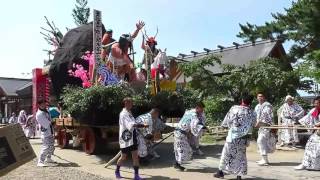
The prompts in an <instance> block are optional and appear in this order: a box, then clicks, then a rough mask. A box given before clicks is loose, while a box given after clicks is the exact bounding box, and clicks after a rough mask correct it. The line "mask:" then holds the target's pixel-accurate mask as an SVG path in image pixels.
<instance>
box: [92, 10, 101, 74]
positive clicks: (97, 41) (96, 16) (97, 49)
mask: <svg viewBox="0 0 320 180" xmlns="http://www.w3.org/2000/svg"><path fill="white" fill-rule="evenodd" d="M101 41H102V20H101V11H98V10H94V11H93V52H94V57H95V65H96V68H99V65H100V64H101V56H100V54H101V47H102V44H101Z"/></svg>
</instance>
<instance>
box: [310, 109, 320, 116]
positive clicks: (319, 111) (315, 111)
mask: <svg viewBox="0 0 320 180" xmlns="http://www.w3.org/2000/svg"><path fill="white" fill-rule="evenodd" d="M319 113H320V108H316V109H315V110H314V111H313V112H312V114H311V115H312V117H314V118H317V117H318V116H319Z"/></svg>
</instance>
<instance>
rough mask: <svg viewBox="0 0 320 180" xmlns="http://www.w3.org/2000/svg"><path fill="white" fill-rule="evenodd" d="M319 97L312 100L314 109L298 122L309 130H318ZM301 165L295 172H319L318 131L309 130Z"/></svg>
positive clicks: (319, 148)
mask: <svg viewBox="0 0 320 180" xmlns="http://www.w3.org/2000/svg"><path fill="white" fill-rule="evenodd" d="M319 115H320V96H318V97H316V98H315V99H314V108H313V109H311V111H310V112H309V113H308V114H307V115H306V116H304V117H303V118H302V119H300V120H299V122H300V123H301V124H302V125H304V126H307V127H309V128H320V116H319ZM311 132H312V134H311V136H310V137H309V140H308V142H307V144H306V147H305V151H304V156H303V160H302V163H301V164H300V165H299V166H296V167H295V168H294V169H295V170H303V169H309V170H320V130H311Z"/></svg>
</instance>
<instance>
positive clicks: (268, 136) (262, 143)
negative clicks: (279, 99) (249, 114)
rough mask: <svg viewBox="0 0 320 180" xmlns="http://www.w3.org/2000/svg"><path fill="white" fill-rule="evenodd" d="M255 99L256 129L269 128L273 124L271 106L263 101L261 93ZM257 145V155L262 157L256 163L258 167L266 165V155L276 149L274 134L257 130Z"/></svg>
mask: <svg viewBox="0 0 320 180" xmlns="http://www.w3.org/2000/svg"><path fill="white" fill-rule="evenodd" d="M257 99H258V102H259V104H258V105H257V106H256V107H255V112H256V115H257V124H256V127H260V126H271V125H272V124H273V112H272V105H271V104H270V103H269V102H267V101H266V100H265V96H264V94H262V93H258V94H257ZM257 144H258V148H259V153H260V155H261V156H262V159H261V160H260V161H257V163H258V165H261V166H262V165H268V163H269V160H268V154H269V153H273V152H274V151H275V149H276V137H275V133H274V132H273V131H271V130H270V129H266V128H259V131H258V139H257Z"/></svg>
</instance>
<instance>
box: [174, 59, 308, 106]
mask: <svg viewBox="0 0 320 180" xmlns="http://www.w3.org/2000/svg"><path fill="white" fill-rule="evenodd" d="M217 63H218V64H220V63H221V62H220V60H219V58H218V57H216V56H207V57H204V58H202V59H199V60H196V61H193V62H187V63H183V64H182V65H180V68H181V69H182V71H183V72H184V74H185V75H186V76H187V77H191V78H192V80H191V81H190V82H189V83H188V86H190V87H191V88H193V89H196V90H199V91H201V93H202V94H203V95H204V96H205V97H209V96H216V97H217V96H220V97H221V96H222V97H231V98H232V99H233V100H234V101H235V102H237V103H238V102H239V100H240V96H241V93H242V92H244V91H250V92H251V93H252V94H255V93H256V92H258V91H263V92H266V93H267V94H268V96H269V100H270V101H271V102H274V101H276V100H278V99H280V98H283V97H284V96H286V95H287V94H288V93H290V94H293V95H294V94H296V89H297V88H299V87H302V84H301V82H300V80H299V79H300V77H299V74H298V73H297V72H295V71H292V69H291V68H288V66H287V62H285V61H283V60H280V59H275V58H270V57H267V58H263V59H259V60H256V61H252V62H251V63H250V64H249V65H247V66H235V65H231V64H220V66H221V67H222V73H218V74H215V73H213V72H212V71H210V70H208V68H207V67H208V66H212V65H217Z"/></svg>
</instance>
